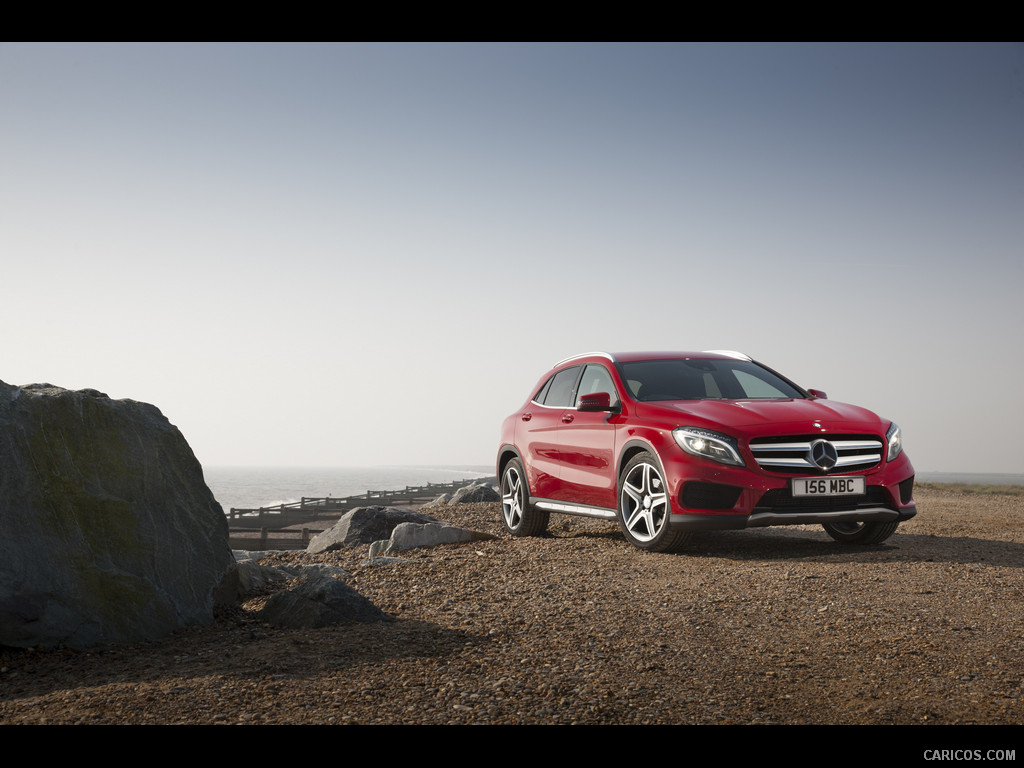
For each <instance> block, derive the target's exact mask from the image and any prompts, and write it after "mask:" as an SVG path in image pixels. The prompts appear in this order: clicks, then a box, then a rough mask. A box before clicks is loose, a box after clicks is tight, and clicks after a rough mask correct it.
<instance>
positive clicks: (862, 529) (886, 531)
mask: <svg viewBox="0 0 1024 768" xmlns="http://www.w3.org/2000/svg"><path fill="white" fill-rule="evenodd" d="M899 524H900V523H899V520H895V521H891V522H877V521H876V522H870V523H822V525H821V527H822V528H824V529H825V533H827V534H828V535H829V536H831V537H832V538H833V539H835V540H836V541H838V542H839V543H840V544H881V543H882V542H883V541H885V540H886V539H888V538H889V537H890V536H892V535H893V533H895V532H896V528H897V527H898V526H899Z"/></svg>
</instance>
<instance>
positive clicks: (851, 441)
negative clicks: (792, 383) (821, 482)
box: [750, 435, 885, 475]
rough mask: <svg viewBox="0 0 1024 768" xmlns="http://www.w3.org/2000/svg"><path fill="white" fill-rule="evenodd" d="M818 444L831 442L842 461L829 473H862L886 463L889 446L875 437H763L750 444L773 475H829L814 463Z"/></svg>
mask: <svg viewBox="0 0 1024 768" xmlns="http://www.w3.org/2000/svg"><path fill="white" fill-rule="evenodd" d="M815 440H827V441H828V442H830V443H832V445H833V446H835V449H836V453H837V454H838V461H837V462H836V465H835V466H834V467H832V469H830V470H828V473H843V472H860V471H863V470H865V469H871V468H872V467H874V466H877V465H878V463H879V462H881V461H882V452H883V447H884V445H885V443H884V442H883V441H882V440H881V439H880V438H879V437H877V436H875V435H792V436H783V437H759V438H755V439H754V440H751V441H750V451H751V452H752V453H753V454H754V458H755V459H756V460H757V464H758V466H760V467H761V469H766V470H768V471H769V472H781V473H783V474H787V475H806V474H808V473H825V472H824V470H822V469H821V468H819V467H818V465H817V464H815V463H813V462H812V461H811V459H810V451H811V443H813V442H814V441H815ZM825 474H827V473H825Z"/></svg>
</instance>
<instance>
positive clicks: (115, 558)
mask: <svg viewBox="0 0 1024 768" xmlns="http://www.w3.org/2000/svg"><path fill="white" fill-rule="evenodd" d="M234 578H235V571H234V558H233V557H232V554H231V549H230V547H229V545H228V527H227V521H226V520H225V518H224V513H223V510H222V509H221V506H220V504H218V503H217V501H216V500H215V499H214V498H213V494H212V493H211V492H210V489H209V488H208V487H207V486H206V483H205V481H204V479H203V471H202V468H201V467H200V465H199V462H198V461H197V460H196V458H195V456H194V455H193V453H192V450H191V449H190V448H189V446H188V444H187V443H186V442H185V439H184V437H182V435H181V433H180V432H179V431H178V429H177V428H176V427H174V426H173V425H172V424H171V423H170V422H169V421H168V420H167V418H166V417H164V415H163V414H162V413H160V411H159V410H158V409H157V408H156V407H155V406H152V405H148V404H146V403H139V402H135V401H132V400H111V399H110V398H109V397H107V396H106V395H104V394H103V393H101V392H97V391H95V390H90V389H86V390H82V391H78V392H73V391H69V390H65V389H61V388H59V387H54V386H52V385H49V384H31V385H27V386H24V387H15V386H11V385H8V384H5V383H3V382H0V645H6V646H16V647H28V646H36V645H41V646H44V647H52V646H56V645H67V646H70V647H88V646H93V645H99V644H104V643H113V642H127V641H136V640H147V639H154V638H157V637H160V636H162V635H164V634H166V633H168V632H170V631H172V630H175V629H177V628H179V627H182V626H185V625H189V624H204V623H209V622H210V621H212V620H213V612H214V609H215V607H216V606H217V605H218V604H219V602H220V601H222V600H223V601H225V602H228V601H230V600H232V599H233V598H234V596H235V589H236V585H235V583H234V581H233V579H234Z"/></svg>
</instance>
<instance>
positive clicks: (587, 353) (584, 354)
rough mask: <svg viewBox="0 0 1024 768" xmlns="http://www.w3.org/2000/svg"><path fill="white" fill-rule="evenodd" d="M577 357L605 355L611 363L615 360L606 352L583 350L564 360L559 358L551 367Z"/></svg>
mask: <svg viewBox="0 0 1024 768" xmlns="http://www.w3.org/2000/svg"><path fill="white" fill-rule="evenodd" d="M578 357H606V358H608V359H609V360H611V361H612V362H613V363H614V362H615V358H614V357H612V356H611V355H609V354H608V353H607V352H584V353H583V354H582V355H572V356H571V357H567V358H565V359H564V360H559V361H558V362H557V363H555V364H554V365H553V366H551V367H552V368H557V367H558V366H560V365H561V364H562V363H568V362H569V361H570V360H575V359H576V358H578Z"/></svg>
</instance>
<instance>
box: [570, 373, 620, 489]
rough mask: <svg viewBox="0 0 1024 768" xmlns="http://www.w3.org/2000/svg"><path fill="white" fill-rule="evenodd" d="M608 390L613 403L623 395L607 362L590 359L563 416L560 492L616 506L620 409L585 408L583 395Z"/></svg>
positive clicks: (618, 400)
mask: <svg viewBox="0 0 1024 768" xmlns="http://www.w3.org/2000/svg"><path fill="white" fill-rule="evenodd" d="M598 392H607V393H608V395H609V399H610V401H611V405H612V406H613V407H616V406H619V405H620V404H621V402H622V399H621V397H620V395H619V392H618V390H617V389H616V387H615V382H614V380H613V379H612V376H611V373H609V371H608V369H607V368H605V367H604V366H603V365H600V364H598V363H589V364H588V365H587V366H586V368H585V370H584V371H583V375H582V376H581V377H580V380H579V382H578V384H577V386H576V392H575V396H574V398H573V407H572V408H568V409H566V410H565V412H564V413H563V414H562V416H561V419H560V421H561V428H560V430H559V432H558V443H559V449H558V454H559V461H558V466H559V471H560V482H559V484H558V496H556V497H554V498H558V499H563V500H565V501H571V502H575V503H577V504H586V505H588V506H596V507H602V508H605V509H614V508H615V505H616V498H615V494H616V476H615V474H616V473H615V436H616V428H615V426H616V423H617V422H618V421H619V420H620V417H619V414H618V412H617V411H615V410H612V411H581V410H579V398H580V396H582V395H587V394H596V393H598Z"/></svg>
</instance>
